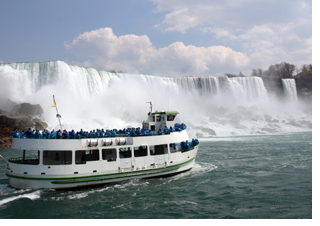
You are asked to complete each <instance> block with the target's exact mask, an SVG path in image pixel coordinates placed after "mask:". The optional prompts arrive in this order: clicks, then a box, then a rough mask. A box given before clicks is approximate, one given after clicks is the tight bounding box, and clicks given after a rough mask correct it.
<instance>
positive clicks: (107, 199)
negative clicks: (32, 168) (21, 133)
mask: <svg viewBox="0 0 320 226" xmlns="http://www.w3.org/2000/svg"><path fill="white" fill-rule="evenodd" d="M0 154H1V155H3V156H4V157H6V158H11V157H15V156H17V153H16V152H15V151H13V150H11V149H0ZM5 170H6V164H5V162H4V161H2V160H0V218H2V219H38V218H40V219H48V218H50V219H82V218H85V219H163V218H165V219H224V218H237V219H282V218H284V219H297V218H304V219H305V218H307V219H311V218H312V133H311V132H299V133H285V134H278V135H260V136H237V137H216V138H207V139H202V140H201V139H200V148H199V152H198V156H197V159H196V164H195V166H194V167H193V169H192V170H190V171H188V172H186V173H182V174H179V175H176V176H172V177H167V178H155V179H147V180H129V181H125V182H122V183H118V184H109V185H103V186H98V187H89V188H82V189H78V190H66V191H55V190H44V189H35V190H15V189H12V188H10V187H9V186H8V179H7V177H6V176H5Z"/></svg>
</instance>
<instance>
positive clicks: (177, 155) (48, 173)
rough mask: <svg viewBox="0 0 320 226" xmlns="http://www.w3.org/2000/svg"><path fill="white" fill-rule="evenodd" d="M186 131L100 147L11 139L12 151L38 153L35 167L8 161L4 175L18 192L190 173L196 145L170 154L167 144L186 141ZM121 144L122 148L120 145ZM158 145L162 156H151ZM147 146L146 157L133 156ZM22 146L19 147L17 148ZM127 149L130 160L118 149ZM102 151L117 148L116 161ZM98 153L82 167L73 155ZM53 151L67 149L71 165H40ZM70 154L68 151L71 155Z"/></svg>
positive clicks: (83, 141) (81, 142) (84, 142)
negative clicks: (104, 155)
mask: <svg viewBox="0 0 320 226" xmlns="http://www.w3.org/2000/svg"><path fill="white" fill-rule="evenodd" d="M188 138H189V137H188V135H187V132H186V131H185V130H184V131H181V132H173V133H170V134H167V135H160V136H142V137H126V138H125V139H126V140H125V141H123V142H122V143H121V144H120V142H117V141H116V140H115V139H118V138H113V139H114V142H113V144H112V145H111V146H108V147H105V146H103V143H104V140H103V139H102V138H101V139H96V140H95V141H94V142H95V143H96V144H97V146H95V147H91V146H90V145H91V143H92V142H91V141H90V142H91V143H90V142H88V139H79V140H71V139H70V140H63V139H61V140H50V139H47V140H46V139H38V140H36V139H18V138H14V140H13V143H12V148H14V149H22V150H24V149H26V150H39V163H38V164H24V163H23V162H17V161H16V162H15V161H14V160H11V161H10V160H9V163H8V167H7V173H6V175H7V176H8V177H9V183H10V186H11V187H13V188H18V189H37V188H52V189H61V188H73V187H81V186H89V185H98V184H106V183H114V182H119V181H123V180H128V179H141V178H150V177H162V176H168V175H171V174H177V173H181V172H184V171H187V170H190V169H191V168H192V166H193V165H194V161H195V159H196V155H197V151H198V147H199V145H196V146H192V147H191V148H190V149H188V150H182V149H181V150H179V151H173V150H171V149H173V147H172V146H170V144H173V143H180V142H183V141H186V140H188ZM123 143H125V145H123ZM159 144H163V145H165V149H166V153H164V154H157V155H151V154H150V153H151V150H150V148H151V147H152V146H157V145H159ZM140 146H145V147H148V154H147V155H146V156H143V157H136V156H134V152H133V150H134V148H135V147H140ZM21 147H23V148H21ZM126 147H130V148H131V150H132V157H130V158H124V159H123V158H120V157H119V155H120V154H119V150H120V149H121V148H126ZM105 148H113V149H117V153H118V154H117V158H116V160H114V161H107V160H104V159H103V158H102V150H103V149H105ZM88 149H89V151H90V150H94V149H96V150H99V155H100V157H99V159H98V160H96V161H87V162H86V163H85V164H77V160H76V159H75V152H76V151H79V150H80V151H81V150H88ZM55 150H71V151H72V153H73V154H72V155H73V157H72V161H71V162H72V163H70V164H65V165H63V164H60V165H50V164H48V163H45V162H44V160H43V159H44V152H45V151H48V152H55ZM71 151H70V152H71Z"/></svg>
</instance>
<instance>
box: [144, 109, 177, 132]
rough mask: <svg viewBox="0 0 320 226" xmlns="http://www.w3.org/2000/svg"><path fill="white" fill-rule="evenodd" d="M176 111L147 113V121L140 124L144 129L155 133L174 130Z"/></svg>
mask: <svg viewBox="0 0 320 226" xmlns="http://www.w3.org/2000/svg"><path fill="white" fill-rule="evenodd" d="M177 114H179V112H177V111H154V112H149V113H148V119H147V121H144V122H143V123H142V126H143V128H144V129H149V130H152V131H154V132H157V131H158V130H159V129H162V130H164V129H165V128H166V127H167V128H170V127H172V128H174V125H175V123H176V122H175V119H176V116H177Z"/></svg>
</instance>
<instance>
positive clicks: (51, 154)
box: [43, 151, 72, 165]
mask: <svg viewBox="0 0 320 226" xmlns="http://www.w3.org/2000/svg"><path fill="white" fill-rule="evenodd" d="M71 163H72V151H43V165H65V164H66V165H70V164H71Z"/></svg>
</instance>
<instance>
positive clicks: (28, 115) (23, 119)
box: [0, 101, 48, 148]
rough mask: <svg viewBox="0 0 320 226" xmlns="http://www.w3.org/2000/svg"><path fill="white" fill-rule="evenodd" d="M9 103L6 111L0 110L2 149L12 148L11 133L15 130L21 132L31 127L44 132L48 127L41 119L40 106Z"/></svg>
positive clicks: (0, 140) (0, 145) (0, 143)
mask: <svg viewBox="0 0 320 226" xmlns="http://www.w3.org/2000/svg"><path fill="white" fill-rule="evenodd" d="M9 102H10V104H9V105H7V106H6V108H5V109H6V110H1V109H0V148H7V147H10V146H11V142H12V137H11V132H12V131H13V130H15V129H18V131H19V132H21V131H23V130H26V129H28V128H29V127H31V128H34V129H39V130H43V129H45V128H47V126H48V125H47V123H45V122H43V121H42V120H41V119H40V118H41V115H42V113H43V109H42V108H41V106H40V105H39V104H37V105H32V104H29V103H20V104H17V103H14V102H12V101H9ZM8 106H9V107H8Z"/></svg>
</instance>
